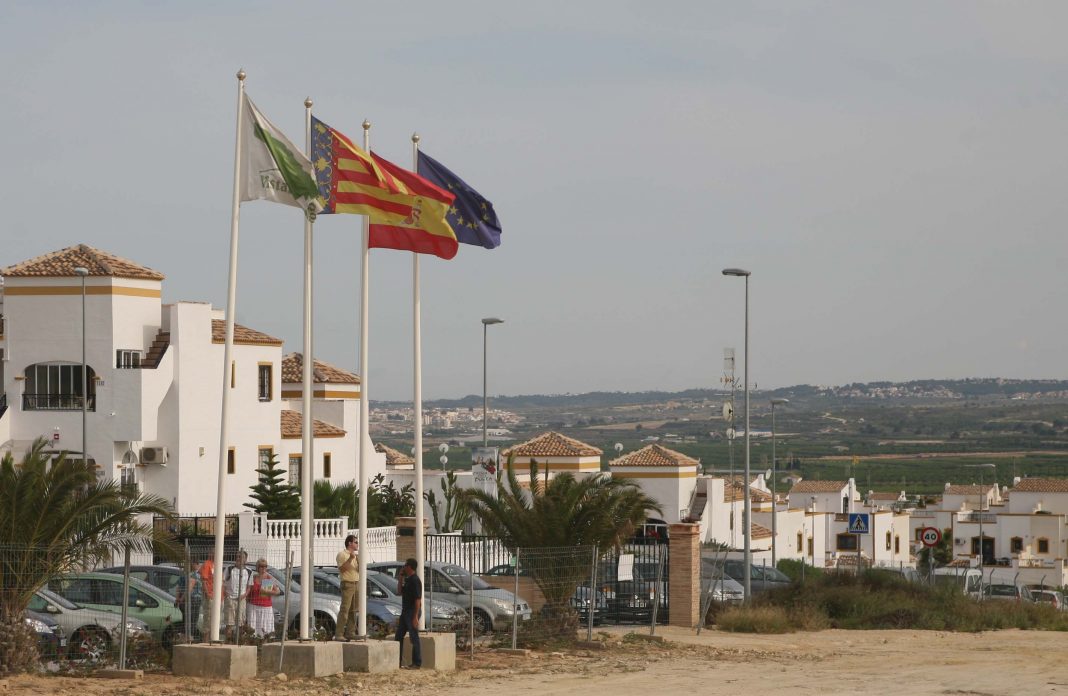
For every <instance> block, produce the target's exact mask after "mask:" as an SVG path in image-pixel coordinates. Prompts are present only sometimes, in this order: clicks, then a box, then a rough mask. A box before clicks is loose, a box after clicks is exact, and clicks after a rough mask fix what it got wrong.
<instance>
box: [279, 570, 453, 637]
mask: <svg viewBox="0 0 1068 696" xmlns="http://www.w3.org/2000/svg"><path fill="white" fill-rule="evenodd" d="M317 570H319V571H321V572H323V573H326V574H327V575H328V576H330V577H332V578H338V576H339V575H340V573H339V572H338V569H337V568H336V567H335V566H325V567H320V568H318V569H317ZM297 572H299V571H297V570H295V569H294V573H297ZM337 582H338V585H339V586H340V583H341V581H340V579H338V580H337ZM367 596H368V598H371V597H373V598H375V599H380V600H383V601H388V602H390V603H392V604H395V605H396V606H397V616H400V607H401V605H402V601H401V596H400V595H399V594H397V579H396V578H393V577H390V576H389V575H386V574H384V573H379V572H374V571H370V570H369V571H368V573H367ZM429 597H430V596H429V594H427V593H423V614H424V616H423V621H424V622H425V623H424V625H428V626H432V627H433V630H435V631H439V630H440V631H445V632H448V631H452V630H454V629H455V628H456V626H457V625H458V624H460V623H463V622H465V621H466V620H467V608H466V607H464V606H461V605H460V604H457V603H456V602H450V601H448V600H446V599H443V598H438V597H434V601H433V604H431V602H430V600H429ZM368 601H370V600H368ZM368 606H370V605H368ZM368 618H369V619H370V617H368ZM394 629H396V623H393V624H392V629H391V630H394Z"/></svg>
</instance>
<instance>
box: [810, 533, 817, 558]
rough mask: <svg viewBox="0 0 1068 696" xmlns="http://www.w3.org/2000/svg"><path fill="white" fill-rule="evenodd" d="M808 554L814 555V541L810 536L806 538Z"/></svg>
mask: <svg viewBox="0 0 1068 696" xmlns="http://www.w3.org/2000/svg"><path fill="white" fill-rule="evenodd" d="M808 555H809V556H815V555H816V542H814V541H813V540H812V537H809V538H808Z"/></svg>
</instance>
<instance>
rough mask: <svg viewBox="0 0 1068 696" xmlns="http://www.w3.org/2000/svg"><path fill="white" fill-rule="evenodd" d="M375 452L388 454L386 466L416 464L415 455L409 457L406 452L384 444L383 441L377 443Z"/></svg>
mask: <svg viewBox="0 0 1068 696" xmlns="http://www.w3.org/2000/svg"><path fill="white" fill-rule="evenodd" d="M375 452H380V453H381V454H384V455H386V466H411V465H413V464H415V458H414V457H409V456H408V455H407V454H405V453H404V452H401V451H400V450H395V449H393V448H392V447H390V446H388V445H383V444H382V443H381V442H376V443H375Z"/></svg>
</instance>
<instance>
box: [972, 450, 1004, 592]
mask: <svg viewBox="0 0 1068 696" xmlns="http://www.w3.org/2000/svg"><path fill="white" fill-rule="evenodd" d="M965 466H966V467H967V468H968V469H978V470H979V596H980V598H981V597H982V592H983V501H984V500H986V495H985V494H984V493H983V469H997V465H996V464H992V463H990V462H987V463H986V464H966V465H965ZM994 476H995V477H996V476H997V474H994Z"/></svg>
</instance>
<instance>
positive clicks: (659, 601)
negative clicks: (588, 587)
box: [596, 541, 670, 625]
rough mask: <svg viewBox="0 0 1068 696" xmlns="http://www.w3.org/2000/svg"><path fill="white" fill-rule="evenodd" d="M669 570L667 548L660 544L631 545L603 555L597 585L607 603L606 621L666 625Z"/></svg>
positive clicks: (658, 542) (655, 542)
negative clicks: (654, 622)
mask: <svg viewBox="0 0 1068 696" xmlns="http://www.w3.org/2000/svg"><path fill="white" fill-rule="evenodd" d="M669 568H670V563H669V556H668V545H667V544H666V543H663V542H660V541H653V542H651V543H630V544H626V545H624V546H623V547H621V548H620V549H618V550H614V549H613V550H609V551H605V552H604V553H602V554H601V555H600V560H599V562H598V563H597V578H596V582H597V587H598V589H599V590H600V591H601V592H603V593H604V596H605V600H606V603H607V612H606V614H605V620H606V621H608V622H609V623H616V624H642V625H649V624H651V623H652V622H653V620H654V618H655V620H656V622H657V623H664V624H666V623H667V621H668V601H669V596H668V586H669V582H668V569H669ZM628 569H629V573H628ZM628 574H629V579H628V577H627V576H628Z"/></svg>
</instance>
